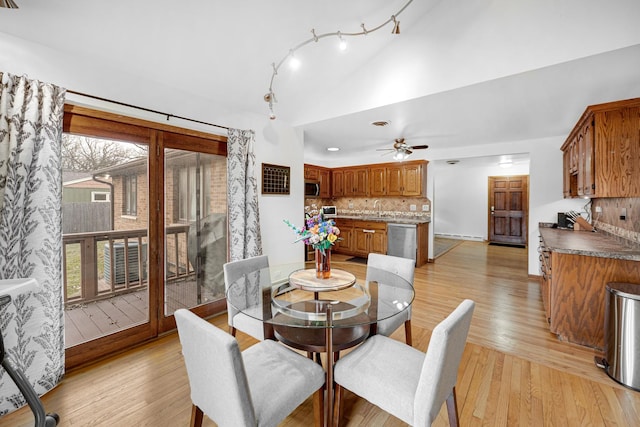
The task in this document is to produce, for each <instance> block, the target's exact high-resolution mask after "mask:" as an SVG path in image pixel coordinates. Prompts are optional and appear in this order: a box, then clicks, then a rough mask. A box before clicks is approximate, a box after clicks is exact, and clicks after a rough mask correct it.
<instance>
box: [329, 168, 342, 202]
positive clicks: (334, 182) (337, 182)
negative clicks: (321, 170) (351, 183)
mask: <svg viewBox="0 0 640 427" xmlns="http://www.w3.org/2000/svg"><path fill="white" fill-rule="evenodd" d="M344 195H345V192H344V171H343V170H333V171H331V196H332V197H342V196H344Z"/></svg>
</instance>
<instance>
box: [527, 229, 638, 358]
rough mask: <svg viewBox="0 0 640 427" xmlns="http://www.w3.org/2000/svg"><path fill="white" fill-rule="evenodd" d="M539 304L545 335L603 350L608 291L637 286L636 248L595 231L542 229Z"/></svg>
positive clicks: (629, 242) (616, 238)
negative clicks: (619, 285) (546, 324)
mask: <svg viewBox="0 0 640 427" xmlns="http://www.w3.org/2000/svg"><path fill="white" fill-rule="evenodd" d="M539 230H540V247H539V250H540V260H541V268H542V288H541V292H542V301H543V304H544V308H545V312H546V315H547V320H548V321H549V329H550V330H551V332H553V333H555V334H557V335H558V337H559V338H560V339H562V340H566V341H569V342H572V343H576V344H580V345H585V346H588V347H592V348H594V349H597V350H603V349H604V344H605V343H604V319H605V304H606V285H607V283H609V282H629V283H638V291H639V293H640V244H637V243H634V242H631V241H629V240H625V239H622V238H619V237H616V236H614V235H611V234H608V233H605V232H602V231H597V232H590V231H572V230H563V229H556V228H550V227H548V225H547V226H545V224H540V228H539Z"/></svg>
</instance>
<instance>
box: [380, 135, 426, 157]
mask: <svg viewBox="0 0 640 427" xmlns="http://www.w3.org/2000/svg"><path fill="white" fill-rule="evenodd" d="M425 148H429V146H428V145H409V144H407V143H406V142H404V138H396V139H395V141H394V143H393V148H378V149H377V150H376V151H389V153H393V158H394V160H404V159H406V158H407V157H409V155H410V154H411V153H413V151H411V150H424V149H425ZM389 153H385V154H389Z"/></svg>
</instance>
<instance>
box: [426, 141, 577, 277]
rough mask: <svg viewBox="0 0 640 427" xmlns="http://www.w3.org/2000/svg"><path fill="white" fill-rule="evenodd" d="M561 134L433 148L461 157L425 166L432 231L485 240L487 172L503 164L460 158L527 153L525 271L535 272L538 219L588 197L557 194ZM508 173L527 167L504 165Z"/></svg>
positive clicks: (445, 156)
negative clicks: (430, 187)
mask: <svg viewBox="0 0 640 427" xmlns="http://www.w3.org/2000/svg"><path fill="white" fill-rule="evenodd" d="M565 138H566V136H558V137H553V138H545V139H539V140H532V141H517V142H511V143H506V144H493V145H490V146H484V147H477V148H473V149H465V150H449V151H448V152H446V151H441V152H437V153H436V152H435V151H434V153H433V155H434V157H436V158H438V159H440V160H444V159H452V158H456V159H460V161H461V162H460V164H458V165H455V166H450V165H447V164H443V162H440V161H439V162H432V163H431V165H430V166H431V167H430V173H431V174H432V175H433V181H434V184H433V186H434V188H433V198H432V203H433V218H432V222H433V226H432V228H433V230H434V233H435V234H439V233H449V234H462V235H468V236H482V239H487V230H488V223H487V220H488V218H487V215H488V205H487V203H488V179H487V177H488V176H491V175H495V176H498V175H504V174H505V169H501V168H499V167H498V166H491V167H486V166H484V167H480V166H479V167H468V168H464V167H463V166H464V163H465V158H468V159H469V158H472V157H480V156H490V155H498V154H516V153H528V154H529V166H528V174H529V235H528V261H529V266H528V272H529V274H533V275H538V274H540V273H539V268H540V267H539V261H538V253H537V248H538V223H540V222H556V221H557V213H558V212H565V211H568V210H576V211H581V210H582V208H583V206H584V205H585V203H586V202H587V201H585V200H582V199H577V200H576V199H566V200H565V199H563V197H562V152H561V151H560V147H561V145H562V144H563V142H564V140H565ZM469 160H470V159H469ZM461 166H462V167H461ZM514 166H516V165H514ZM458 167H460V168H458ZM457 168H458V169H457ZM508 174H509V175H518V174H527V170H526V168H518V167H514V168H511V169H509V172H508Z"/></svg>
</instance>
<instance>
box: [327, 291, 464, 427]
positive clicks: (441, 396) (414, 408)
mask: <svg viewBox="0 0 640 427" xmlns="http://www.w3.org/2000/svg"><path fill="white" fill-rule="evenodd" d="M474 307H475V303H474V302H473V301H471V300H464V301H463V302H462V303H461V304H460V305H459V306H458V307H457V308H456V309H455V310H454V311H453V312H452V313H451V314H450V315H449V316H448V317H447V318H446V319H444V320H443V321H442V322H440V323H439V324H438V325H437V326H436V327H435V329H434V330H433V333H432V334H431V340H430V341H429V348H428V349H427V352H426V354H425V353H423V352H421V351H419V350H417V349H415V348H413V347H410V346H408V345H406V344H403V343H401V342H399V341H396V340H394V339H391V338H388V337H385V336H383V335H374V336H373V337H371V338H369V339H368V340H367V341H365V342H364V343H363V344H362V345H360V347H357V348H356V349H355V350H353V351H352V352H351V353H348V354H347V355H346V356H344V357H342V358H341V359H340V360H338V361H337V362H336V365H335V370H334V381H335V383H336V405H335V408H334V417H335V419H334V425H335V426H336V427H337V426H338V422H339V419H340V407H341V400H342V395H343V393H344V390H343V389H347V390H350V391H352V392H353V393H355V394H357V395H358V396H360V397H362V398H364V399H366V400H368V401H369V402H371V403H373V404H374V405H376V406H378V407H380V408H381V409H383V410H385V411H386V412H388V413H390V414H391V415H393V416H395V417H397V418H399V419H401V420H402V421H404V422H406V423H408V424H410V425H412V426H420V427H426V426H430V425H431V423H432V422H433V421H434V420H435V418H436V417H437V416H438V413H439V412H440V408H441V407H442V404H443V403H444V402H445V401H446V403H447V411H448V415H449V424H450V425H451V426H457V425H458V408H457V402H456V389H455V385H456V381H457V378H458V368H459V365H460V360H461V359H462V353H463V351H464V347H465V344H466V340H467V334H468V332H469V326H470V324H471V317H472V314H473V309H474Z"/></svg>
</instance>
